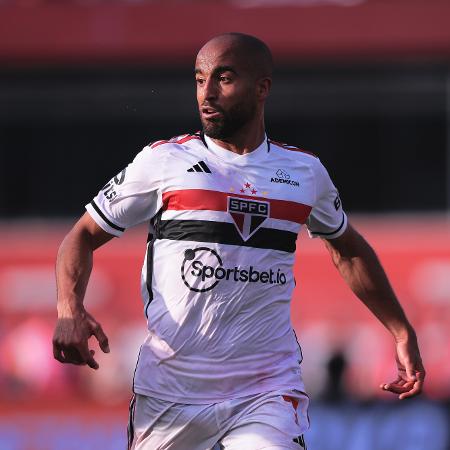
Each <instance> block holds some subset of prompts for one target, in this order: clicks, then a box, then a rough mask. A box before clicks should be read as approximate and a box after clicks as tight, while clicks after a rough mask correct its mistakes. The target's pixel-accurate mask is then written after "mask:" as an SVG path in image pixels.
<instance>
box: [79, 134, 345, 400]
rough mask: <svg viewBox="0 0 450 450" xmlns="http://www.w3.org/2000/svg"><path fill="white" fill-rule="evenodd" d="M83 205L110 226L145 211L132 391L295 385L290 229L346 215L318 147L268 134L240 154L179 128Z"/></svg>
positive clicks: (162, 394) (246, 390)
mask: <svg viewBox="0 0 450 450" xmlns="http://www.w3.org/2000/svg"><path fill="white" fill-rule="evenodd" d="M86 208H87V211H88V212H89V214H90V215H91V216H92V217H93V219H94V220H95V221H96V222H97V223H98V224H99V226H100V227H102V228H103V229H104V230H105V231H107V232H108V233H111V234H113V235H115V236H120V235H121V234H122V233H123V231H124V230H125V229H127V228H129V227H132V226H133V225H137V224H139V223H142V222H148V223H149V241H148V245H147V253H146V257H145V261H144V265H143V268H142V297H143V300H144V310H145V314H146V317H147V319H148V337H147V338H146V340H145V342H144V344H143V345H142V347H141V351H140V355H139V359H138V363H137V368H136V372H135V378H134V391H135V392H136V393H139V394H143V395H148V396H153V397H156V398H160V399H164V400H167V401H171V402H177V403H189V404H204V403H215V402H219V401H223V400H227V399H231V398H237V397H243V396H247V395H253V394H258V393H263V392H268V391H279V390H283V389H286V390H290V389H296V390H299V391H304V386H303V382H302V377H301V370H300V363H301V360H302V355H301V350H300V347H299V345H298V342H297V339H296V336H295V333H294V331H293V328H292V324H291V320H290V300H291V296H292V291H293V288H294V278H293V272H292V266H293V264H294V256H295V253H294V252H295V243H296V238H297V234H298V233H299V231H300V229H301V226H302V225H303V224H306V226H307V227H308V231H309V234H310V236H311V237H316V236H324V237H326V238H335V237H338V236H339V235H341V234H342V233H343V232H344V230H345V228H346V225H347V219H346V215H345V213H344V212H343V210H342V205H341V201H340V199H339V195H338V192H337V190H336V188H335V187H334V185H333V183H332V182H331V180H330V177H329V175H328V173H327V171H326V169H325V168H324V167H323V165H322V164H321V163H320V161H319V159H318V158H317V157H315V156H314V155H311V154H309V153H306V152H304V151H301V150H300V149H297V148H295V147H291V146H287V145H285V144H280V143H276V142H274V141H271V140H270V139H267V138H266V139H265V140H264V142H263V143H262V144H261V145H260V146H259V147H258V148H257V149H255V150H254V151H253V152H251V153H248V154H245V155H237V154H235V153H232V152H230V151H228V150H226V149H223V148H221V147H219V146H218V145H216V144H215V143H214V142H213V141H212V140H211V139H209V138H208V137H206V136H203V135H202V134H200V133H197V134H194V135H183V136H180V137H177V138H173V139H171V140H170V141H158V142H155V143H154V144H153V145H150V146H147V147H145V148H144V149H143V150H142V151H141V152H140V153H139V154H138V155H137V156H136V158H135V159H134V161H133V162H132V163H131V164H129V165H128V167H126V169H124V170H123V171H122V172H121V173H120V174H118V175H117V176H116V177H114V178H113V179H112V180H111V181H110V182H109V183H108V184H107V185H106V186H105V187H104V188H103V189H102V190H101V191H100V192H99V194H98V195H97V196H96V197H95V198H94V200H93V201H92V202H91V203H90V204H88V205H87V206H86Z"/></svg>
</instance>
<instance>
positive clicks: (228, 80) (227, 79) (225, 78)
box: [220, 76, 231, 83]
mask: <svg viewBox="0 0 450 450" xmlns="http://www.w3.org/2000/svg"><path fill="white" fill-rule="evenodd" d="M220 81H222V82H223V83H231V78H230V77H223V76H222V77H220Z"/></svg>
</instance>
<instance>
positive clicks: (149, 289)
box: [144, 234, 155, 319]
mask: <svg viewBox="0 0 450 450" xmlns="http://www.w3.org/2000/svg"><path fill="white" fill-rule="evenodd" d="M147 241H148V243H147V280H146V281H147V292H148V301H147V303H146V305H145V311H144V312H145V317H147V319H148V307H149V306H150V303H151V302H152V301H153V289H152V280H153V253H154V248H153V245H154V243H155V237H154V236H153V235H152V234H149V236H148V238H147Z"/></svg>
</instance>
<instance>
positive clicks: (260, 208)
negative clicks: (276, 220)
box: [227, 197, 270, 241]
mask: <svg viewBox="0 0 450 450" xmlns="http://www.w3.org/2000/svg"><path fill="white" fill-rule="evenodd" d="M227 210H228V212H229V214H230V215H231V217H232V218H233V221H234V224H235V226H236V228H237V230H238V231H239V234H240V235H241V237H242V239H243V240H244V241H247V240H248V239H249V238H250V237H252V236H253V235H254V234H255V233H256V232H257V231H258V229H259V228H260V227H261V225H262V224H263V223H264V221H265V220H266V219H267V218H268V217H270V203H269V202H265V201H261V200H250V199H245V198H240V197H228V207H227Z"/></svg>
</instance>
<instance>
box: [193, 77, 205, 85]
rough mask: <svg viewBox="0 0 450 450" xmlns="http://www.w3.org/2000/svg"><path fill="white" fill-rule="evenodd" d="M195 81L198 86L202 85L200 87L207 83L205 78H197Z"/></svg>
mask: <svg viewBox="0 0 450 450" xmlns="http://www.w3.org/2000/svg"><path fill="white" fill-rule="evenodd" d="M195 81H196V83H197V84H200V85H201V84H203V83H204V82H205V80H204V79H203V78H196V79H195Z"/></svg>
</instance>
